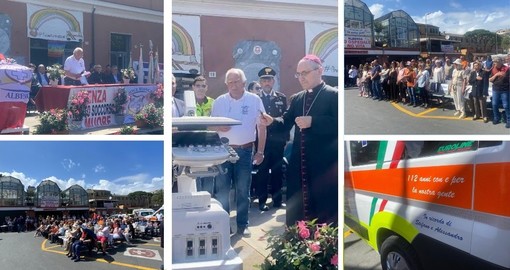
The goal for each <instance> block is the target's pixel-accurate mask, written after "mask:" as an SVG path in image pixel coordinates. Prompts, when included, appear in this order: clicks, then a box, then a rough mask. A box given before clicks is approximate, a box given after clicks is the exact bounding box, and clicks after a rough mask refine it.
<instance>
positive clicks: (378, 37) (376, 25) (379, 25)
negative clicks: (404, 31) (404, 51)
mask: <svg viewBox="0 0 510 270" xmlns="http://www.w3.org/2000/svg"><path fill="white" fill-rule="evenodd" d="M382 31H383V25H382V23H381V22H374V32H375V34H376V38H375V40H376V43H377V44H376V45H375V46H378V47H382V43H383V42H382V40H381V32H382Z"/></svg>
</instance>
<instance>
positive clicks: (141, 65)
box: [138, 43, 144, 84]
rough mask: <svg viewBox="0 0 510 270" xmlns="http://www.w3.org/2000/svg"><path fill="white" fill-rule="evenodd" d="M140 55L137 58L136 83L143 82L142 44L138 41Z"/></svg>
mask: <svg viewBox="0 0 510 270" xmlns="http://www.w3.org/2000/svg"><path fill="white" fill-rule="evenodd" d="M139 46H140V56H139V59H138V84H143V77H144V76H143V57H142V47H143V44H142V43H140V45H139Z"/></svg>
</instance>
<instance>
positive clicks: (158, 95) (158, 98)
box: [150, 83, 164, 108]
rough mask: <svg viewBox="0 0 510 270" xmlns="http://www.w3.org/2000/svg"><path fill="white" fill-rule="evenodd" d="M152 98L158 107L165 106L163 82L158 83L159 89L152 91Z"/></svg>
mask: <svg viewBox="0 0 510 270" xmlns="http://www.w3.org/2000/svg"><path fill="white" fill-rule="evenodd" d="M150 98H151V100H152V101H153V102H154V105H155V106H156V108H163V98H164V91H163V84H161V83H158V84H157V89H156V91H154V92H151V94H150Z"/></svg>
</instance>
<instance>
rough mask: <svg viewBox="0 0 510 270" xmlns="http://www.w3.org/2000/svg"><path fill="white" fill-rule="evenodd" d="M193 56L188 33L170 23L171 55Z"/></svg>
mask: <svg viewBox="0 0 510 270" xmlns="http://www.w3.org/2000/svg"><path fill="white" fill-rule="evenodd" d="M174 53H180V54H183V55H195V45H194V44H193V39H192V38H191V36H190V35H189V33H188V31H186V29H184V28H183V27H182V26H181V25H179V24H178V23H176V22H175V21H172V54H174Z"/></svg>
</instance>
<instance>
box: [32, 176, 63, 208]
mask: <svg viewBox="0 0 510 270" xmlns="http://www.w3.org/2000/svg"><path fill="white" fill-rule="evenodd" d="M60 193H61V190H60V187H59V186H58V185H57V183H55V182H53V181H51V180H44V181H42V182H41V184H39V186H37V189H36V196H35V197H36V199H35V205H36V207H41V208H57V207H59V206H60V205H61V203H60V197H61V195H60Z"/></svg>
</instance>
